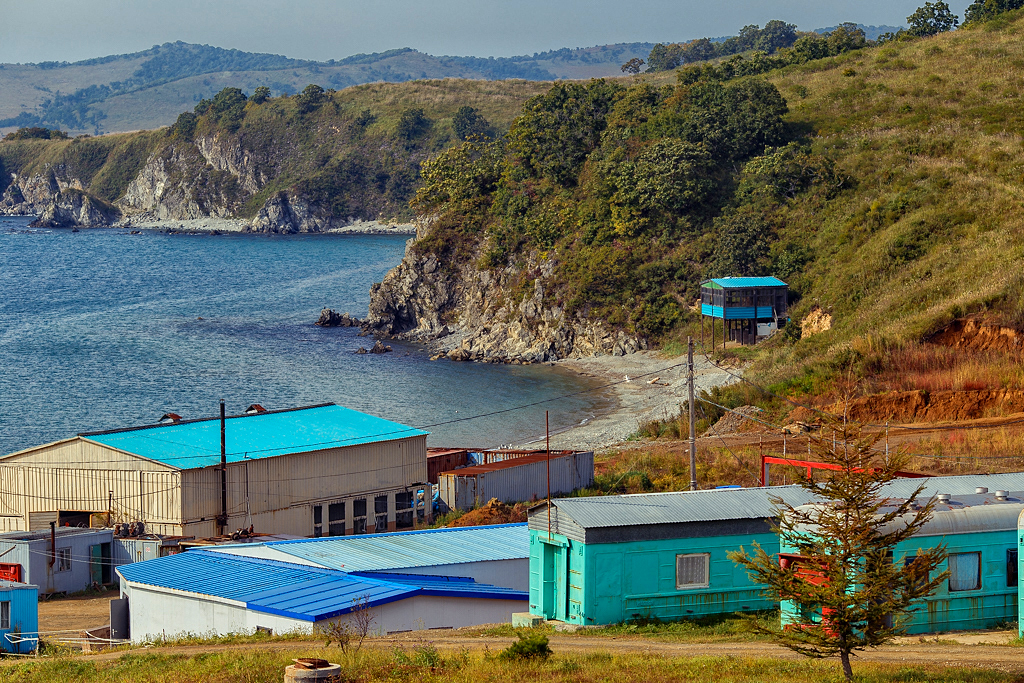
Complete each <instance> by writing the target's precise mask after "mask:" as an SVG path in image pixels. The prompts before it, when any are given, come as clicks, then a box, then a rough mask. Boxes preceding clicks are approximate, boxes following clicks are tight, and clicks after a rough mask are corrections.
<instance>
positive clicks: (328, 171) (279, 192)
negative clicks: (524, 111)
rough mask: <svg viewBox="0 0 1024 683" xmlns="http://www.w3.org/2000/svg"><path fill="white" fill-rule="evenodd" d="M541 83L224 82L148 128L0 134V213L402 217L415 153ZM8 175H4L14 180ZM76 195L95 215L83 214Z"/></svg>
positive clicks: (500, 124)
mask: <svg viewBox="0 0 1024 683" xmlns="http://www.w3.org/2000/svg"><path fill="white" fill-rule="evenodd" d="M546 87H547V86H546V85H544V84H537V83H530V82H525V81H514V82H507V83H497V82H488V81H456V80H443V81H419V82H415V83H404V84H373V85H362V86H356V87H353V88H347V89H345V90H343V91H340V92H335V91H333V90H324V89H322V88H320V87H319V86H316V85H310V86H308V87H306V88H304V89H303V91H302V92H300V93H299V94H297V95H293V96H290V97H270V93H269V89H268V88H265V87H264V88H257V89H256V90H255V91H253V92H252V93H251V97H250V96H246V94H245V93H243V92H242V91H241V90H240V89H238V88H226V89H224V90H222V91H221V92H220V93H218V94H217V95H216V96H215V97H213V98H211V99H204V100H202V101H200V102H199V103H198V104H197V105H196V106H195V108H194V111H188V112H184V113H181V114H180V115H179V116H178V118H177V120H176V122H175V123H174V125H172V126H170V127H168V128H164V129H160V130H156V131H143V132H139V133H127V134H121V135H105V136H99V137H89V136H81V137H76V138H73V139H69V138H68V137H67V136H66V135H62V134H53V133H51V131H50V130H48V129H45V128H35V129H24V130H21V131H19V132H17V133H14V134H10V135H8V136H7V137H8V139H6V140H4V141H3V142H0V192H3V199H2V201H0V211H4V212H6V213H28V214H46V213H47V211H49V213H50V214H53V213H54V212H53V208H54V205H57V207H58V208H61V207H62V208H63V209H64V210H63V212H61V211H58V212H57V213H58V214H59V215H60V216H63V218H62V219H60V220H59V221H55V224H66V225H95V224H104V223H107V222H109V221H110V220H112V219H113V218H115V217H116V215H117V214H119V213H126V214H132V213H139V212H145V213H150V214H153V215H155V216H158V217H160V218H172V219H190V218H200V217H204V216H221V217H242V218H248V219H251V220H252V221H253V222H254V223H256V224H258V228H257V229H259V230H265V231H273V232H277V231H282V232H295V231H314V232H315V231H321V230H325V229H329V228H330V227H336V226H339V225H345V224H346V223H348V222H349V221H351V220H353V219H365V220H373V219H378V218H380V219H396V218H397V219H407V218H409V217H411V210H410V208H409V200H410V199H411V198H412V196H413V192H414V189H415V186H416V183H417V182H418V179H419V164H420V162H421V161H423V160H425V159H427V158H429V157H430V156H432V155H434V154H437V153H438V152H440V151H441V150H443V149H445V148H447V147H449V146H451V145H452V144H454V143H456V142H458V141H460V140H461V139H464V138H465V137H467V136H472V135H491V136H498V135H500V134H501V133H503V132H504V131H505V130H507V128H508V126H509V124H510V122H511V120H512V119H513V118H514V116H515V114H516V112H518V111H519V109H520V107H521V106H522V103H523V102H524V101H525V100H526V99H527V98H529V97H530V96H532V95H535V94H537V93H539V92H542V91H543V89H545V88H546ZM12 174H15V176H16V177H15V178H12ZM83 198H87V199H88V200H89V202H91V204H92V205H93V206H94V207H98V209H97V210H98V211H99V213H97V214H89V213H88V212H86V214H83V213H82V209H81V206H80V205H81V202H82V201H83Z"/></svg>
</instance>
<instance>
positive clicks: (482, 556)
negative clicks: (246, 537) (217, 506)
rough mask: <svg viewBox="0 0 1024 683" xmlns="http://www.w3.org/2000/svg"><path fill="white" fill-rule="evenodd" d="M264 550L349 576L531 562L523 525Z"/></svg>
mask: <svg viewBox="0 0 1024 683" xmlns="http://www.w3.org/2000/svg"><path fill="white" fill-rule="evenodd" d="M265 545H266V546H267V547H268V548H273V549H274V550H279V551H281V552H284V553H288V554H289V555H294V556H295V557H297V558H302V559H304V560H307V561H310V562H315V563H316V564H319V565H322V566H324V567H330V568H332V569H342V570H345V571H349V572H372V571H381V570H385V569H414V568H416V567H432V566H435V565H444V564H461V563H464V562H488V561H494V560H516V559H522V558H528V557H529V556H530V531H529V529H527V525H526V523H525V522H524V523H522V524H496V525H493V526H480V527H459V528H454V529H427V530H424V531H403V532H399V533H391V534H368V535H365V536H339V537H334V538H309V539H299V540H294V541H271V542H269V543H266V544H265ZM239 552H244V550H242V551H239Z"/></svg>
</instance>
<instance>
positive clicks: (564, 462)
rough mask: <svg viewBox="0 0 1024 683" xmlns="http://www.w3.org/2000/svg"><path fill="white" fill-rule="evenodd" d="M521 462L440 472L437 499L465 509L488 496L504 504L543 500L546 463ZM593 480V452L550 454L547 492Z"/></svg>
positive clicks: (483, 502)
mask: <svg viewBox="0 0 1024 683" xmlns="http://www.w3.org/2000/svg"><path fill="white" fill-rule="evenodd" d="M522 460H523V462H522V463H521V464H509V466H507V467H496V466H492V467H489V468H486V471H478V472H474V471H473V470H478V469H483V468H471V469H470V470H469V471H468V473H467V472H466V471H462V470H455V471H454V472H443V473H442V474H441V475H440V477H439V480H438V489H439V491H440V497H441V500H443V501H444V502H445V504H447V505H448V507H450V508H452V509H459V510H467V509H469V508H471V507H473V506H474V505H484V504H486V503H487V501H489V500H490V499H491V498H497V499H498V500H500V501H502V502H505V503H514V502H520V501H528V500H533V499H543V498H544V497H545V496H546V495H547V483H548V479H547V462H546V461H545V460H544V459H543V458H539V459H538V458H532V457H531V458H522ZM593 483H594V454H593V453H592V452H589V451H588V452H583V453H572V454H569V455H563V456H560V457H557V458H556V457H555V456H553V455H552V457H551V494H552V495H555V494H556V493H569V492H570V491H575V490H576V489H578V488H583V487H586V486H590V485H591V484H593Z"/></svg>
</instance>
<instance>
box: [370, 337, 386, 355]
mask: <svg viewBox="0 0 1024 683" xmlns="http://www.w3.org/2000/svg"><path fill="white" fill-rule="evenodd" d="M390 352H391V347H390V346H384V345H383V344H381V343H380V340H379V339H378V340H377V343H376V344H374V345H373V348H372V349H370V353H390Z"/></svg>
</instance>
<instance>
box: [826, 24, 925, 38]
mask: <svg viewBox="0 0 1024 683" xmlns="http://www.w3.org/2000/svg"><path fill="white" fill-rule="evenodd" d="M837 28H839V27H838V26H829V27H828V28H816V29H814V32H815V33H832V31H835V30H836V29H837ZM857 28H859V29H860V30H861V31H864V37H865V38H867V39H868V40H878V36H880V35H882V34H883V33H896V32H897V31H899V30H900V29H901V28H902V29H905V28H906V26H886V25H884V24H883V25H882V26H865V25H864V24H857Z"/></svg>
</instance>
